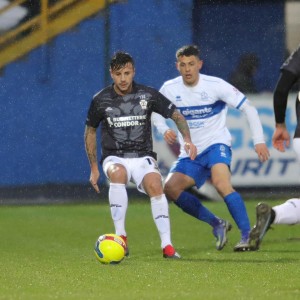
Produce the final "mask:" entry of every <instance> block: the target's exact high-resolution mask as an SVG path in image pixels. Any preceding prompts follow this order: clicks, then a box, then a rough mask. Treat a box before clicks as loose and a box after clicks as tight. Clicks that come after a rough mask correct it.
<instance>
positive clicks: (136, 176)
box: [102, 156, 161, 194]
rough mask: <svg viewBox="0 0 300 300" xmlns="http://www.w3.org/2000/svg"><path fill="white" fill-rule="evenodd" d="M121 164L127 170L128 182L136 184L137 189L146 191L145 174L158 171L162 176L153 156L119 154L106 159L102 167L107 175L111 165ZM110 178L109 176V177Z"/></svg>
mask: <svg viewBox="0 0 300 300" xmlns="http://www.w3.org/2000/svg"><path fill="white" fill-rule="evenodd" d="M114 164H120V165H122V166H124V168H125V169H126V172H127V178H128V181H127V184H128V183H129V182H130V181H131V182H133V183H135V184H136V187H137V189H138V190H139V191H140V192H142V193H145V194H146V192H145V190H144V188H143V186H142V181H143V179H144V177H145V175H147V174H149V173H157V174H159V175H160V176H161V173H160V171H159V168H158V165H157V162H156V160H155V159H154V158H153V157H151V156H145V157H138V158H123V157H118V156H108V157H106V158H105V159H104V161H103V164H102V167H103V171H104V174H105V175H106V177H107V178H108V176H107V170H108V168H109V167H110V166H111V165H114ZM108 179H109V178H108Z"/></svg>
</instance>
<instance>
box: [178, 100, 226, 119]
mask: <svg viewBox="0 0 300 300" xmlns="http://www.w3.org/2000/svg"><path fill="white" fill-rule="evenodd" d="M225 106H226V104H225V102H223V101H221V100H219V101H217V102H215V103H213V104H209V105H200V106H187V107H178V109H179V110H180V112H181V113H182V114H183V115H184V117H185V118H186V119H187V120H193V119H206V118H210V117H213V116H214V115H217V114H219V113H220V112H221V111H222V110H223V109H224V108H225Z"/></svg>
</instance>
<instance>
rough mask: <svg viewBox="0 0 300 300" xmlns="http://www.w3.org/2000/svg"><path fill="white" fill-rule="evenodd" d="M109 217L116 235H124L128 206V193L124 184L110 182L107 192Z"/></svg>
mask: <svg viewBox="0 0 300 300" xmlns="http://www.w3.org/2000/svg"><path fill="white" fill-rule="evenodd" d="M108 198H109V204H110V212H111V217H112V219H113V221H114V225H115V231H116V232H115V233H116V234H117V235H124V236H127V235H126V230H125V218H126V211H127V207H128V195H127V191H126V188H125V184H121V183H110V185H109V192H108Z"/></svg>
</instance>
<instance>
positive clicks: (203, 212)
mask: <svg viewBox="0 0 300 300" xmlns="http://www.w3.org/2000/svg"><path fill="white" fill-rule="evenodd" d="M174 203H175V204H176V205H177V206H178V207H180V208H181V209H182V210H183V211H184V212H185V213H187V214H189V215H191V216H193V217H194V218H196V219H198V220H200V221H203V222H205V223H208V224H210V225H211V226H212V227H214V226H217V225H218V224H220V219H219V218H218V217H216V216H215V215H214V214H213V213H212V212H211V211H209V210H208V209H207V208H206V207H205V206H203V205H202V203H201V202H200V201H199V200H198V198H197V197H196V196H194V195H192V194H190V193H188V192H185V191H184V192H182V193H181V194H180V196H179V197H178V199H177V200H176V201H175V202H174Z"/></svg>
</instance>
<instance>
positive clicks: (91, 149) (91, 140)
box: [84, 126, 100, 193]
mask: <svg viewBox="0 0 300 300" xmlns="http://www.w3.org/2000/svg"><path fill="white" fill-rule="evenodd" d="M84 144H85V151H86V154H87V157H88V160H89V162H90V167H91V175H90V183H91V185H92V186H93V188H94V189H95V190H96V192H97V193H100V189H99V186H98V180H99V178H100V172H99V168H98V161H97V132H96V128H93V127H90V126H85V131H84Z"/></svg>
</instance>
